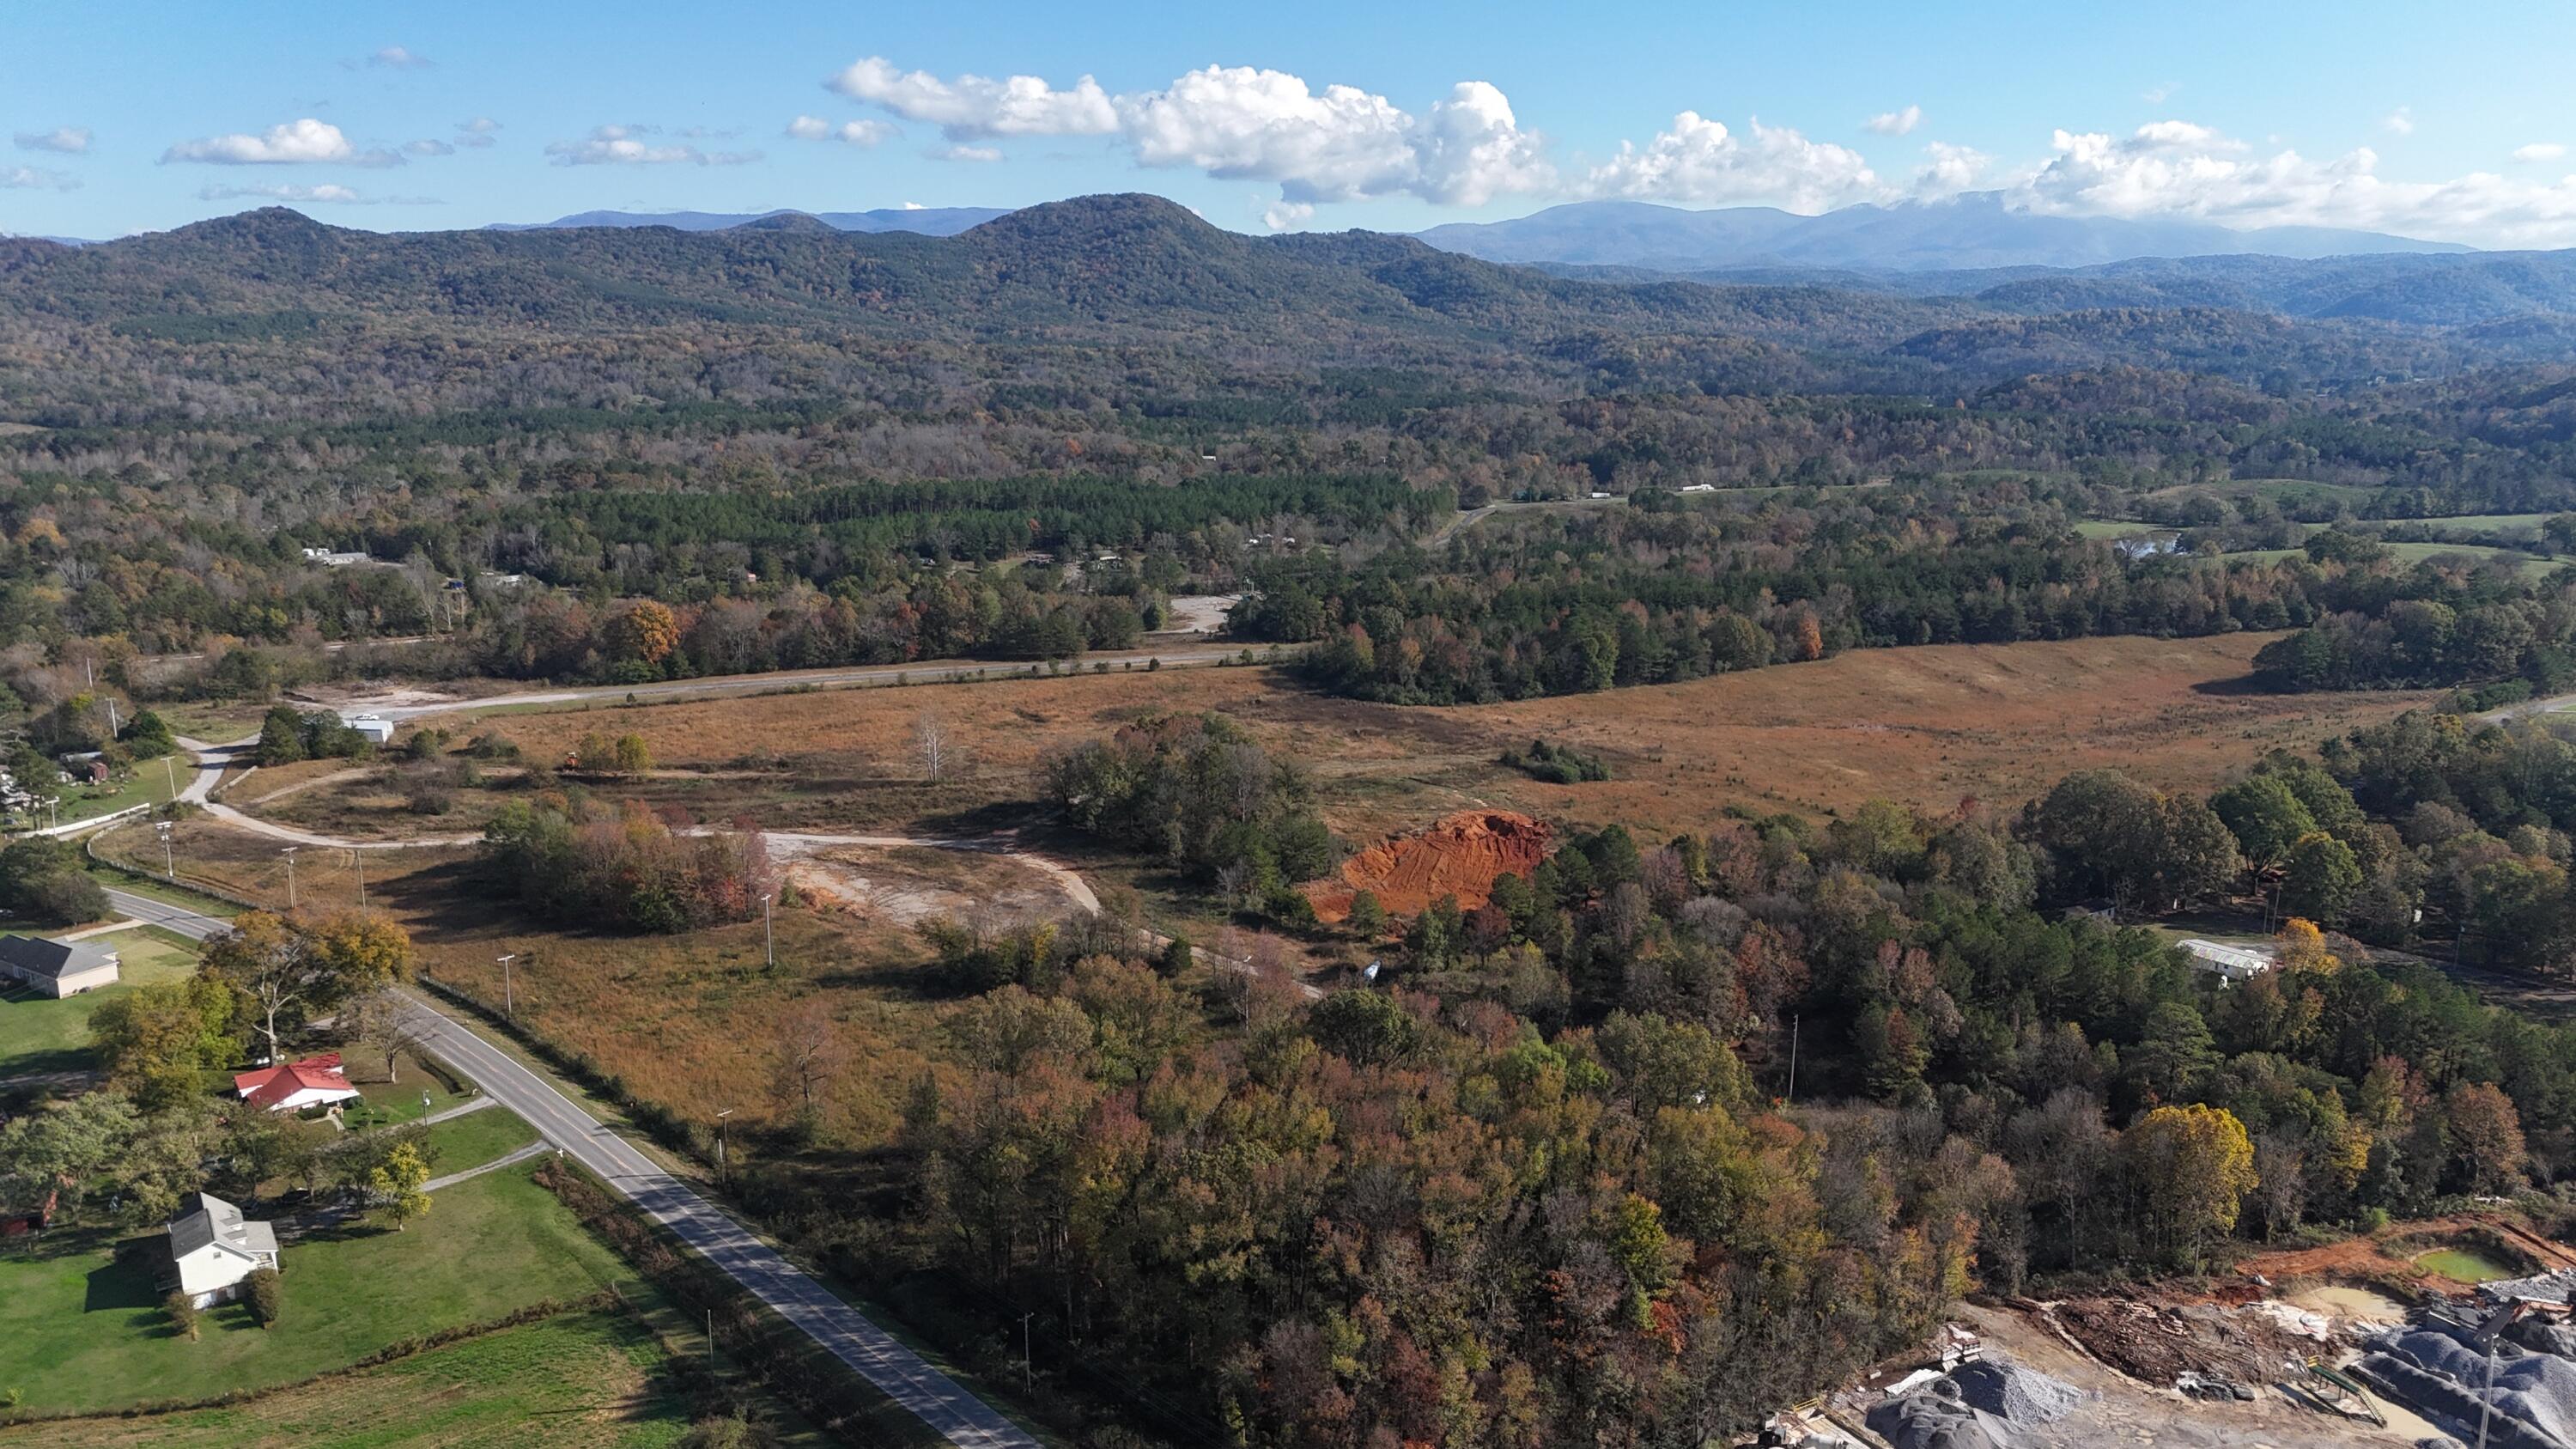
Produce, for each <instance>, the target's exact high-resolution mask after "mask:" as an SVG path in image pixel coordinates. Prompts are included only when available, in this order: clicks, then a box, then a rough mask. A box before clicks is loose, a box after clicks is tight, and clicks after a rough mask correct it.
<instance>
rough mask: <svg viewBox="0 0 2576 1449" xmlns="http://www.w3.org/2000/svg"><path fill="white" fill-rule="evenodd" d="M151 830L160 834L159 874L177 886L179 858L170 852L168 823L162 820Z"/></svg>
mask: <svg viewBox="0 0 2576 1449" xmlns="http://www.w3.org/2000/svg"><path fill="white" fill-rule="evenodd" d="M153 828H154V829H156V830H158V831H160V832H161V873H162V874H163V875H164V876H167V877H169V880H170V883H171V884H172V885H177V884H178V883H179V858H178V857H177V856H176V855H173V854H172V853H171V851H170V822H169V821H167V820H164V821H162V822H161V823H160V824H158V825H156V826H155V827H153Z"/></svg>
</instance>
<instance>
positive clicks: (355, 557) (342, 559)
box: [304, 548, 375, 569]
mask: <svg viewBox="0 0 2576 1449" xmlns="http://www.w3.org/2000/svg"><path fill="white" fill-rule="evenodd" d="M304 561H305V562H306V563H318V564H320V565H322V566H323V567H324V568H330V569H345V568H348V567H350V566H351V565H353V564H363V563H374V562H375V560H374V559H372V558H369V557H367V556H366V555H365V554H363V553H342V552H340V551H338V550H336V549H328V548H308V549H306V550H305V551H304Z"/></svg>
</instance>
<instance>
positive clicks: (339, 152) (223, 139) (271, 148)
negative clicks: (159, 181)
mask: <svg viewBox="0 0 2576 1449" xmlns="http://www.w3.org/2000/svg"><path fill="white" fill-rule="evenodd" d="M161 160H162V162H163V164H165V165H166V164H168V163H170V162H172V161H199V162H204V163H206V164H208V165H215V166H297V165H311V164H315V163H319V162H325V161H337V162H341V163H344V164H347V165H352V166H398V165H400V164H402V158H401V157H400V156H397V155H395V154H394V153H392V152H390V151H361V150H359V149H358V148H357V147H355V146H352V145H350V144H349V138H348V137H347V136H344V135H342V134H341V133H340V128H339V127H337V126H334V125H332V124H331V123H330V122H328V121H317V120H315V119H313V118H312V117H311V116H306V117H305V118H304V119H302V120H300V121H287V122H284V123H282V124H279V125H275V126H271V127H269V128H268V129H267V130H266V131H263V132H261V133H259V134H258V135H252V134H251V133H249V132H247V131H236V132H233V133H231V134H229V135H223V136H208V137H206V138H205V139H203V140H199V141H180V142H177V143H175V144H173V145H172V146H171V147H170V149H169V150H167V151H164V152H162V153H161Z"/></svg>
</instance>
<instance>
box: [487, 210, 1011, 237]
mask: <svg viewBox="0 0 2576 1449" xmlns="http://www.w3.org/2000/svg"><path fill="white" fill-rule="evenodd" d="M1010 210H1011V208H1009V207H1005V206H919V207H902V206H883V207H879V208H877V209H876V210H874V211H815V212H804V211H792V210H786V209H781V210H778V211H761V212H750V211H743V212H725V211H576V212H574V213H573V214H572V215H570V216H559V217H556V218H555V219H554V220H552V221H536V222H506V221H504V222H494V223H493V224H492V225H491V226H490V227H489V228H487V230H491V231H554V230H561V229H563V228H567V227H583V226H627V227H632V226H667V227H670V228H672V229H673V230H675V231H730V230H732V229H733V228H735V227H738V226H752V225H758V224H767V223H772V222H773V219H774V218H778V217H799V216H803V217H811V218H812V219H813V220H815V221H819V222H821V223H822V224H823V225H825V226H828V227H830V228H831V229H833V230H834V231H864V232H879V231H910V232H919V233H920V234H922V235H923V236H955V235H956V234H957V233H959V232H961V231H964V230H966V229H967V228H968V227H970V226H981V225H983V224H984V223H985V222H988V221H991V220H992V219H993V218H995V217H997V216H1006V215H1008V214H1009V213H1010Z"/></svg>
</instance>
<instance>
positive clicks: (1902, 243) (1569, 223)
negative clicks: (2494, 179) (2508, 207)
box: [1417, 191, 2472, 272]
mask: <svg viewBox="0 0 2576 1449" xmlns="http://www.w3.org/2000/svg"><path fill="white" fill-rule="evenodd" d="M1417 235H1419V236H1420V237H1421V238H1422V240H1424V241H1426V242H1428V243H1430V244H1431V245H1433V246H1435V247H1439V248H1440V249H1441V250H1443V251H1453V252H1465V253H1466V254H1467V255H1469V256H1473V257H1482V258H1484V259H1485V260H1486V261H1489V262H1519V263H1524V264H1542V265H1556V266H1593V267H1603V266H1606V267H1634V268H1643V269H1646V270H1650V271H1657V272H1706V271H1715V270H1732V269H1743V268H1773V269H1800V270H1808V269H1817V268H1824V269H1839V270H1855V271H1895V272H1911V271H1927V270H1969V269H1979V268H1996V267H2089V266H2099V265H2101V264H2104V263H2108V262H2118V261H2127V260H2130V259H2132V258H2138V257H2200V256H2234V255H2246V254H2259V255H2264V256H2276V257H2296V258H2317V257H2335V256H2352V255H2359V254H2363V253H2374V252H2465V251H2470V250H2472V248H2469V247H2463V246H2457V245H2454V244H2452V243H2448V242H2426V241H2414V240H2410V239H2409V238H2406V237H2398V236H2386V235H2382V234H2381V233H2378V232H2367V231H2340V230H2336V229H2334V228H2332V227H2292V226H2276V227H2263V228H2259V229H2256V230H2251V231H2238V230H2234V229H2232V228H2229V227H2223V226H2214V225H2211V224H2209V223H2207V222H2196V221H2127V220H2122V219H2120V218H2118V217H2074V216H2044V215H2041V214H2039V213H2036V212H2031V211H2022V210H2015V209H2013V208H2011V207H2009V206H2007V205H2006V204H2005V200H2004V197H2003V196H2002V194H2001V193H1998V192H1991V191H1989V192H1979V193H1974V194H1970V195H1965V196H1958V197H1953V198H1951V199H1949V200H1946V201H1917V202H1902V203H1899V204H1897V205H1894V206H1874V205H1867V204H1864V205H1860V206H1846V207H1843V208H1842V209H1840V210H1838V211H1829V212H1826V213H1824V214H1823V215H1821V216H1800V215H1798V214H1797V213H1795V212H1788V211H1781V210H1778V209H1776V208H1773V207H1767V206H1738V207H1728V208H1724V209H1722V210H1717V211H1684V210H1681V209H1679V208H1677V207H1670V206H1653V205H1649V204H1647V203H1645V202H1641V201H1579V202H1574V203H1572V204H1570V205H1566V206H1552V207H1549V208H1548V209H1547V210H1545V211H1542V212H1538V213H1536V214H1535V215H1531V216H1524V217H1519V218H1516V219H1514V220H1511V221H1489V222H1452V223H1450V224H1449V225H1446V226H1435V227H1433V228H1431V229H1430V230H1429V231H1425V232H1419V233H1417Z"/></svg>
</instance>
